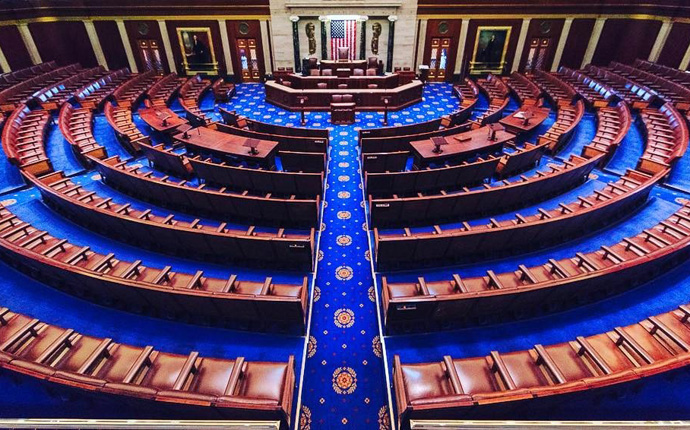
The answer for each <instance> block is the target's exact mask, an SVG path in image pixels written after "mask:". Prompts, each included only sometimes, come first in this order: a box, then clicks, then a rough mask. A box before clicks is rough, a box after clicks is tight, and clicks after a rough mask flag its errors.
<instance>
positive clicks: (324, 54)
mask: <svg viewBox="0 0 690 430" xmlns="http://www.w3.org/2000/svg"><path fill="white" fill-rule="evenodd" d="M319 22H321V59H322V60H328V35H327V34H326V17H325V16H320V17H319Z"/></svg>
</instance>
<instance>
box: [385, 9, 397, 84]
mask: <svg viewBox="0 0 690 430" xmlns="http://www.w3.org/2000/svg"><path fill="white" fill-rule="evenodd" d="M397 20H398V17H397V16H395V15H391V16H389V17H388V22H390V25H389V27H388V58H387V59H386V72H392V71H393V47H394V44H395V21H397Z"/></svg>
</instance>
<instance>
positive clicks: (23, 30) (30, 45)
mask: <svg viewBox="0 0 690 430" xmlns="http://www.w3.org/2000/svg"><path fill="white" fill-rule="evenodd" d="M17 29H19V34H20V35H21V36H22V40H23V41H24V45H26V50H27V51H29V57H31V62H32V63H34V64H40V63H42V62H43V60H41V54H39V53H38V48H37V47H36V42H34V37H33V36H32V35H31V30H29V25H28V24H26V23H23V24H17Z"/></svg>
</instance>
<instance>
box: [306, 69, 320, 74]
mask: <svg viewBox="0 0 690 430" xmlns="http://www.w3.org/2000/svg"><path fill="white" fill-rule="evenodd" d="M309 76H321V71H320V70H319V69H311V70H309Z"/></svg>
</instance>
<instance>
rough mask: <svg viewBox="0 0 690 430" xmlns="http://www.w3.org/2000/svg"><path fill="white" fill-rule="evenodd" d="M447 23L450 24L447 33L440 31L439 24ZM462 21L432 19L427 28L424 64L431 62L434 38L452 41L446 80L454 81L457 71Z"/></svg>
mask: <svg viewBox="0 0 690 430" xmlns="http://www.w3.org/2000/svg"><path fill="white" fill-rule="evenodd" d="M442 22H445V23H447V24H448V27H447V28H448V30H447V31H446V32H445V33H443V34H442V33H441V32H440V31H439V24H441V23H442ZM461 27H462V21H461V20H459V19H430V20H429V21H428V22H427V27H426V41H425V44H424V56H423V57H422V64H429V62H430V60H431V39H432V38H433V37H448V38H450V39H451V44H450V51H449V52H448V53H447V55H448V56H447V61H446V64H447V66H446V80H448V81H450V80H452V79H453V73H454V71H455V59H456V58H457V56H458V39H459V37H460V28H461Z"/></svg>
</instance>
